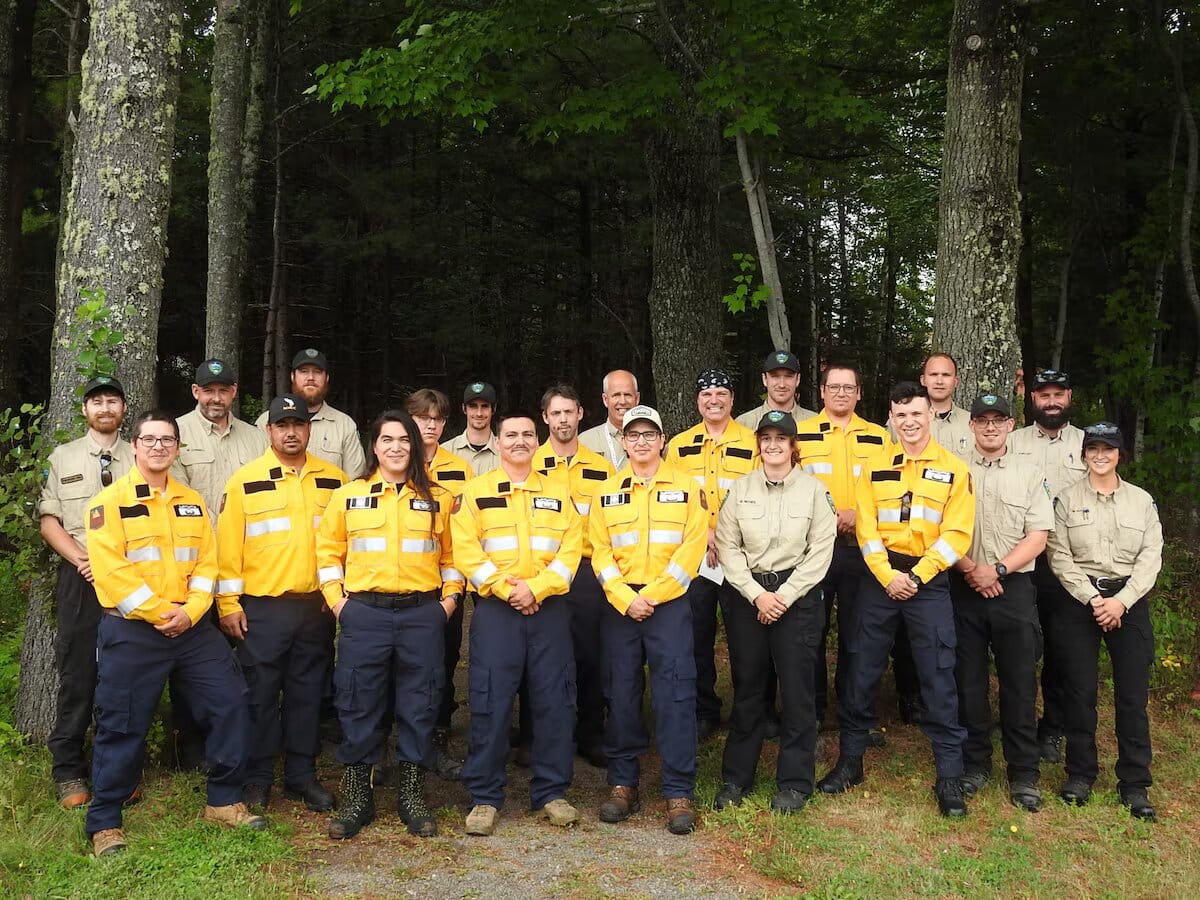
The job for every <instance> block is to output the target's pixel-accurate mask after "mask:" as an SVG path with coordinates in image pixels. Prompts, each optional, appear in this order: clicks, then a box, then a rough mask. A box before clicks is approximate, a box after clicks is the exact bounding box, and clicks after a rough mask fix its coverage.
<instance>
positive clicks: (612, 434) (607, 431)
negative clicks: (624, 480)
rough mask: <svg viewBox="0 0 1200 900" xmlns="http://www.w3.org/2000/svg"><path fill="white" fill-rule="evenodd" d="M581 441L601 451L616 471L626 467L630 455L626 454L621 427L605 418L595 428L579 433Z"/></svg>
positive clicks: (593, 449) (590, 448)
mask: <svg viewBox="0 0 1200 900" xmlns="http://www.w3.org/2000/svg"><path fill="white" fill-rule="evenodd" d="M579 443H581V444H583V446H585V447H587V448H588V449H589V450H592V451H594V452H596V453H599V454H600V455H601V456H603V457H604V458H605V459H607V460H608V461H609V462H610V463H612V467H613V470H614V471H617V472H619V471H620V470H621V469H622V468H624V466H625V463H627V462H628V461H629V457H628V456H627V455H626V454H625V446H624V445H623V444H622V443H621V429H620V428H617V427H615V426H614V425H613V423H612V422H610V421H608V419H605V420H604V421H603V422H601V423H600V424H599V425H597V426H596V427H595V428H589V429H588V430H587V431H581V432H580V433H579Z"/></svg>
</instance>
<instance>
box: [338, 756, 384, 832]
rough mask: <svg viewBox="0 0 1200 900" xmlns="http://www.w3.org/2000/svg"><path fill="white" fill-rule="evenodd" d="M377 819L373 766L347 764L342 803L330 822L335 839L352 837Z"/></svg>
mask: <svg viewBox="0 0 1200 900" xmlns="http://www.w3.org/2000/svg"><path fill="white" fill-rule="evenodd" d="M374 819H375V792H374V790H372V788H371V766H370V764H369V763H359V764H358V765H354V766H346V769H345V771H344V772H343V773H342V788H341V803H339V804H338V811H337V815H336V816H334V817H333V820H332V821H331V822H330V823H329V836H330V837H331V838H333V839H334V840H339V841H340V840H345V839H346V838H352V837H354V836H355V835H356V834H358V833H359V832H360V831H362V830H363V828H364V827H365V826H367V825H370V824H371V822H373V821H374Z"/></svg>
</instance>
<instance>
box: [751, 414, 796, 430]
mask: <svg viewBox="0 0 1200 900" xmlns="http://www.w3.org/2000/svg"><path fill="white" fill-rule="evenodd" d="M768 428H778V429H779V430H780V431H782V432H783V433H784V434H786V435H787V436H788V437H795V436H796V420H795V419H793V418H792V414H791V413H785V412H780V411H779V410H777V409H773V410H771V411H770V412H769V413H767V414H766V415H764V416H763V417H762V418H761V419H759V420H758V427H757V428H755V429H754V433H755V434H762V433H763V432H764V431H765V430H766V429H768Z"/></svg>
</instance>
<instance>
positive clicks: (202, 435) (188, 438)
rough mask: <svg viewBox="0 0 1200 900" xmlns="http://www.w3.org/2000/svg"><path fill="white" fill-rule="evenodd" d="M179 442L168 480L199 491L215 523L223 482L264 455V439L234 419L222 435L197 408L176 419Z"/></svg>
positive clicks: (249, 427)
mask: <svg viewBox="0 0 1200 900" xmlns="http://www.w3.org/2000/svg"><path fill="white" fill-rule="evenodd" d="M179 440H180V445H179V459H177V460H175V462H174V464H173V465H172V466H171V477H172V478H174V479H175V480H176V481H178V482H180V483H181V484H183V485H186V486H188V487H191V488H194V489H195V490H196V491H198V492H199V493H200V496H201V497H203V498H204V505H205V506H206V507H208V512H209V515H211V516H212V517H213V521H216V517H217V510H218V509H220V506H221V495H222V494H223V493H225V483H226V482H227V481H229V479H230V478H231V477H232V476H233V473H234V472H236V471H237V470H238V469H240V468H241V467H242V466H244V465H245V464H246V463H248V462H250V460H252V459H258V458H259V457H260V456H262V455H263V453H264V452H265V451H266V449H267V436H266V434H264V433H263V431H262V429H260V428H255V427H254V426H253V425H251V424H250V423H249V422H243V421H242V420H241V419H238V418H236V417H233V416H231V417H230V419H229V430H228V431H226V432H225V433H224V434H221V432H219V431H218V430H217V426H216V425H214V424H213V423H212V422H210V421H208V419H206V418H204V416H202V415H201V414H200V409H199V408H198V407H197V408H196V409H194V410H192V411H191V412H190V413H188V414H187V415H183V416H180V417H179Z"/></svg>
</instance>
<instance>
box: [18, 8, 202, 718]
mask: <svg viewBox="0 0 1200 900" xmlns="http://www.w3.org/2000/svg"><path fill="white" fill-rule="evenodd" d="M182 34H183V13H182V8H181V5H180V3H179V0H96V2H95V3H93V4H92V7H91V43H90V45H89V47H88V50H87V52H86V54H85V55H84V57H83V68H82V76H83V79H82V83H81V87H80V96H79V119H78V123H77V126H76V135H75V158H74V167H73V176H72V180H71V192H70V195H69V198H68V202H67V207H66V216H65V221H64V224H63V246H62V267H61V270H60V272H59V282H58V291H57V293H58V308H57V311H56V315H55V322H54V339H53V343H52V346H51V367H50V373H51V376H50V377H51V383H50V402H49V406H48V409H47V420H46V423H45V428H46V430H48V431H49V432H51V433H53V432H54V431H55V430H57V429H62V428H66V427H67V426H68V425H69V424H70V423H71V421H72V418H73V416H74V413H75V410H76V408H77V406H78V402H79V401H78V399H77V397H76V395H75V389H76V388H77V387H78V386H79V381H80V373H79V372H78V371H77V367H78V364H79V359H78V348H77V346H76V343H75V338H76V334H75V330H76V321H77V319H76V316H77V311H78V308H79V305H80V303H81V292H84V291H103V293H104V297H105V300H106V302H107V304H108V306H109V308H110V309H111V310H112V313H111V316H110V318H109V319H108V324H109V325H110V326H111V327H112V328H114V329H116V330H118V331H121V332H122V333H123V334H124V340H123V341H122V342H121V343H120V344H119V345H118V346H116V347H115V348H113V350H112V351H111V355H112V357H113V361H114V362H115V364H116V373H117V375H118V376H119V377H120V379H121V382H122V383H123V384H124V386H125V392H126V395H127V397H128V400H129V408H130V410H131V413H133V414H136V413H138V412H140V411H142V410H144V409H146V408H147V407H148V406H150V405H151V403H152V401H153V398H154V378H155V369H156V362H157V352H158V314H159V306H160V303H161V301H162V272H163V262H164V260H165V258H166V242H167V212H168V208H169V203H170V198H171V153H172V148H173V146H174V141H175V108H176V98H177V96H178V93H179V62H180V49H181V45H182ZM48 612H49V610H48V607H47V605H46V604H45V603H38V602H33V600H32V599H31V602H30V604H29V613H28V615H27V616H26V623H25V643H24V645H23V647H22V650H21V686H20V690H19V693H18V697H17V711H16V725H17V727H18V728H19V729H20V730H21V731H23V732H26V733H28V734H31V735H33V736H35V737H37V738H39V739H40V738H44V737H45V735H46V734H47V733H48V732H49V730H50V728H51V726H52V725H53V721H54V692H55V687H56V684H57V678H56V677H55V674H54V654H53V652H52V648H53V635H54V625H53V618H52V616H50V615H48Z"/></svg>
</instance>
